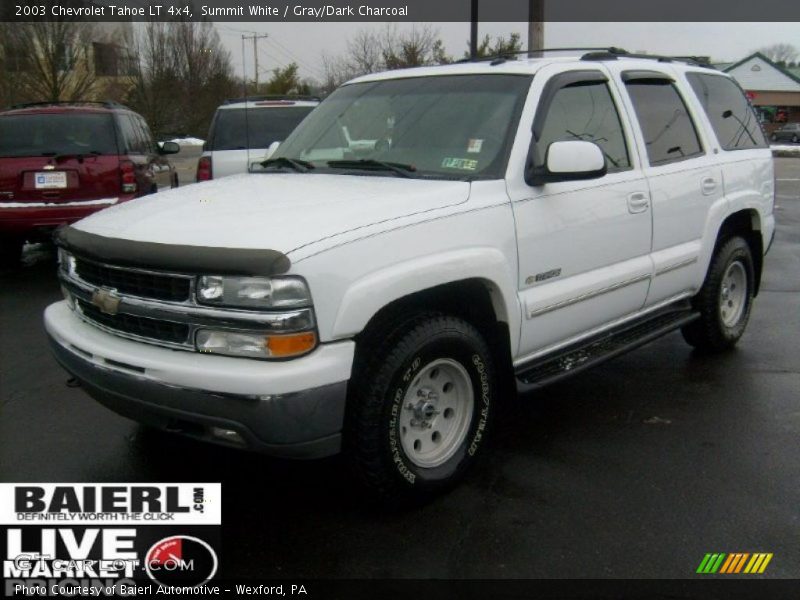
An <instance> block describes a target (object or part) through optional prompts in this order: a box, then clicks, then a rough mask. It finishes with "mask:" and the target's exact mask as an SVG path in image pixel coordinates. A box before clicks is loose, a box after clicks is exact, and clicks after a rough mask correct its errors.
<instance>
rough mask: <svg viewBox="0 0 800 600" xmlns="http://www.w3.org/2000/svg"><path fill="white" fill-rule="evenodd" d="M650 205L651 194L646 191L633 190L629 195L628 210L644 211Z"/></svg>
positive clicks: (631, 211) (633, 212)
mask: <svg viewBox="0 0 800 600" xmlns="http://www.w3.org/2000/svg"><path fill="white" fill-rule="evenodd" d="M649 206H650V196H649V194H647V193H646V192H633V193H632V194H629V195H628V212H630V213H631V214H636V213H640V212H644V211H646V210H647V208H648V207H649Z"/></svg>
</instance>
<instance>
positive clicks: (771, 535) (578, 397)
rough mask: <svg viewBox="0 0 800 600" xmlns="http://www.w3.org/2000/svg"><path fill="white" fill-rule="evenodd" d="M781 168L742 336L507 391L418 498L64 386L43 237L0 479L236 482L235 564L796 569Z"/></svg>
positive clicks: (796, 226)
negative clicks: (155, 427)
mask: <svg viewBox="0 0 800 600" xmlns="http://www.w3.org/2000/svg"><path fill="white" fill-rule="evenodd" d="M776 164H777V165H778V168H777V177H778V195H777V201H776V204H777V207H776V215H777V222H778V229H777V237H776V240H775V243H774V245H773V248H772V249H771V251H770V253H769V255H768V257H767V261H766V269H765V273H764V280H763V283H762V288H761V293H760V295H759V297H758V299H757V302H756V304H755V307H754V310H753V314H752V318H751V321H750V325H749V327H748V331H747V333H746V334H745V336H744V338H743V339H742V341H741V342H740V345H739V347H738V349H737V350H736V351H734V352H732V353H728V354H725V355H722V356H715V357H705V356H699V355H696V354H694V353H692V352H691V351H690V348H689V346H687V345H686V344H685V343H684V342H683V340H682V338H681V336H680V334H678V333H673V334H671V335H669V336H667V337H665V338H662V339H661V340H659V341H657V342H655V343H653V344H651V345H648V346H646V347H644V348H642V349H639V350H638V351H636V352H633V353H630V354H627V355H625V356H623V357H621V358H618V359H616V360H614V361H612V362H609V363H606V364H605V365H603V366H601V367H598V368H596V369H594V370H591V371H588V372H585V373H582V374H580V375H577V376H576V377H574V378H572V379H570V380H568V381H565V382H563V383H560V384H557V385H555V386H552V387H550V388H547V389H545V390H544V391H541V392H539V393H536V394H530V395H525V396H522V397H520V398H518V399H513V398H508V401H507V402H506V403H505V405H504V406H503V410H502V413H501V415H500V417H499V419H498V421H497V423H496V427H495V429H494V431H493V438H492V443H491V445H492V448H491V450H490V452H489V453H488V455H487V457H486V460H484V461H483V462H482V463H481V464H480V465H479V467H478V468H477V469H476V470H475V471H473V472H472V474H471V476H470V477H469V478H468V480H467V481H466V482H465V483H464V484H463V485H461V486H460V487H458V488H456V489H455V490H453V491H452V492H451V493H450V494H448V495H446V496H444V497H442V498H439V499H438V500H436V501H435V502H433V503H431V504H429V505H427V506H424V507H422V508H418V509H416V510H413V511H408V512H403V513H397V512H384V511H381V510H379V509H377V508H375V507H372V506H370V505H369V504H367V503H366V502H364V501H363V500H362V499H361V498H360V497H359V496H358V494H357V493H356V488H355V486H354V484H353V482H352V480H351V478H350V475H349V474H348V472H347V470H346V468H345V466H344V464H343V462H342V461H341V460H340V459H337V458H334V459H329V460H324V461H316V462H306V463H302V462H290V461H281V460H275V459H270V458H265V457H261V456H257V455H253V454H248V453H244V452H239V451H234V450H229V449H224V448H218V447H215V446H210V445H205V444H201V443H198V442H194V441H191V440H187V439H183V438H178V437H173V436H170V435H167V434H161V433H157V432H153V431H150V430H147V429H145V428H142V427H140V426H138V425H137V424H135V423H133V422H131V421H128V420H126V419H124V418H122V417H119V416H117V415H116V414H114V413H112V412H110V411H108V410H106V409H105V408H103V407H101V406H100V405H99V404H97V403H96V402H95V401H93V400H91V399H90V398H89V397H88V396H86V395H85V394H84V393H83V392H82V391H81V390H80V389H76V388H70V387H67V386H66V385H65V382H66V380H67V375H66V374H65V373H64V372H63V371H62V370H61V369H60V368H59V367H58V366H57V364H56V363H55V361H54V360H53V358H52V357H51V356H50V353H49V350H48V348H47V346H46V341H45V335H44V332H43V329H42V324H41V315H42V311H43V310H44V308H45V306H47V305H48V304H49V303H51V302H53V301H55V300H57V299H59V298H60V293H59V289H58V285H57V283H56V278H55V263H54V258H53V252H52V249H49V248H47V247H43V246H35V247H28V248H27V250H26V255H25V257H24V258H25V266H24V267H23V268H22V269H21V270H19V271H17V272H13V273H6V274H4V275H2V277H0V281H1V282H2V284H3V285H2V290H0V388H1V389H0V397H1V399H2V400H1V401H2V404H1V406H2V409H1V410H0V476H1V477H0V478H1V479H2V481H5V482H13V481H19V482H23V481H24V482H32V481H63V482H84V481H85V482H126V481H134V482H146V481H164V482H172V481H205V482H216V481H221V482H222V491H223V503H224V504H223V548H222V556H221V559H222V570H223V573H224V575H225V576H228V577H238V578H242V577H263V578H268V577H270V578H328V577H345V578H361V577H363V578H406V577H413V578H578V577H588V578H606V577H619V578H682V577H691V576H693V574H694V572H695V570H696V568H697V566H698V564H699V563H700V560H701V559H702V558H703V556H704V554H705V553H707V552H771V553H774V558H773V559H772V562H771V563H770V565H769V568H768V569H767V571H766V573H765V575H763V576H761V577H768V578H797V577H800V545H798V544H797V540H798V539H800V518H799V517H798V506H800V485H798V481H800V454H798V452H797V440H798V436H799V435H800V398H798V390H800V352H798V349H797V341H796V340H797V334H798V331H800V295H798V292H800V277H799V275H800V160H798V159H788V158H783V159H777V160H776ZM182 181H183V182H186V181H187V179H185V178H183V177H182Z"/></svg>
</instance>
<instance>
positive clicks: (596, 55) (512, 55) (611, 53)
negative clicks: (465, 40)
mask: <svg viewBox="0 0 800 600" xmlns="http://www.w3.org/2000/svg"><path fill="white" fill-rule="evenodd" d="M552 52H575V53H578V52H580V53H583V54H582V55H581V57H580V59H581V60H587V61H590V60H617V59H619V58H642V59H649V60H656V61H659V62H684V63H687V64H692V65H697V66H698V67H706V68H709V69H713V68H714V67H713V66H712V65H711V64H709V61H708V58H706V57H701V56H663V55H660V54H641V53H635V52H628V51H627V50H625V49H623V48H616V47H614V46H608V47H604V48H581V47H576V48H541V49H539V50H530V51H529V50H517V51H514V52H506V53H503V54H496V55H493V56H483V57H480V58H471V57H469V58H462V59H461V60H457V61H456V62H459V63H468V62H490V64H492V65H499V64H502V63H504V62H505V61H507V60H516V59H517V56H519V55H532V56H540V55H544V54H547V53H552Z"/></svg>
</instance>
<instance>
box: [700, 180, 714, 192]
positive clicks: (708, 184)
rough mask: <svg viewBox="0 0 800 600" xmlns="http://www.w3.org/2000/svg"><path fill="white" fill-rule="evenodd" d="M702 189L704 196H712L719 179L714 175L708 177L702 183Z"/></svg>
mask: <svg viewBox="0 0 800 600" xmlns="http://www.w3.org/2000/svg"><path fill="white" fill-rule="evenodd" d="M700 189H701V190H702V191H703V196H710V195H711V194H713V193H714V192H716V191H717V180H716V179H714V178H713V177H706V178H705V179H703V181H702V182H701V183H700Z"/></svg>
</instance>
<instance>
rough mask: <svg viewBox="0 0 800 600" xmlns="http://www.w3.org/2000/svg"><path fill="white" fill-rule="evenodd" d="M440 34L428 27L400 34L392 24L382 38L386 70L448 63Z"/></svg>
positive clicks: (382, 54) (380, 41) (415, 28)
mask: <svg viewBox="0 0 800 600" xmlns="http://www.w3.org/2000/svg"><path fill="white" fill-rule="evenodd" d="M438 35H439V32H438V31H437V30H435V29H431V28H430V27H429V26H428V25H423V26H422V27H416V26H414V27H412V28H411V29H410V30H405V31H401V32H398V30H397V28H396V26H395V25H394V24H392V23H390V24H388V25H387V26H386V30H385V33H384V35H383V36H382V37H381V38H380V40H379V43H380V48H381V56H382V57H383V67H384V68H385V69H404V68H407V67H421V66H425V65H432V64H441V63H443V62H448V61H449V59H448V58H447V56H446V54H445V51H444V47H443V45H442V41H441V39H439V37H438Z"/></svg>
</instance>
